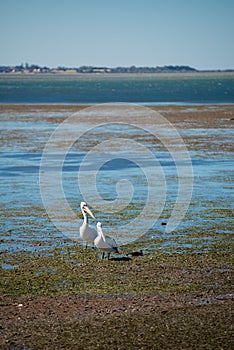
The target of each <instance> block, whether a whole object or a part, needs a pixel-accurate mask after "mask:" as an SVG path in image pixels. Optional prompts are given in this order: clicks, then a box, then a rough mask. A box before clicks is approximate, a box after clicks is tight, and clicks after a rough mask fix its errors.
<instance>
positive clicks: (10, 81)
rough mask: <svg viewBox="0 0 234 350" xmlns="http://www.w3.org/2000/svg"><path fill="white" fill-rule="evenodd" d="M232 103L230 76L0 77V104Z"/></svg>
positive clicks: (233, 93)
mask: <svg viewBox="0 0 234 350" xmlns="http://www.w3.org/2000/svg"><path fill="white" fill-rule="evenodd" d="M104 102H133V103H145V104H147V103H151V104H157V103H182V104H186V103H234V74H233V73H225V74H224V73H219V74H218V73H212V74H211V73H210V74H207V73H203V74H177V75H174V74H171V75H170V74H151V75H145V74H142V75H141V74H138V75H129V74H126V75H121V76H120V75H116V76H113V75H110V76H109V75H70V76H69V75H66V76H61V75H50V74H48V75H0V103H26V104H28V103H65V104H66V103H68V104H79V103H81V104H90V103H104Z"/></svg>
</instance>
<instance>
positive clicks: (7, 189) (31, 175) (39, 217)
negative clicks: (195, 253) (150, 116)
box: [0, 110, 234, 251]
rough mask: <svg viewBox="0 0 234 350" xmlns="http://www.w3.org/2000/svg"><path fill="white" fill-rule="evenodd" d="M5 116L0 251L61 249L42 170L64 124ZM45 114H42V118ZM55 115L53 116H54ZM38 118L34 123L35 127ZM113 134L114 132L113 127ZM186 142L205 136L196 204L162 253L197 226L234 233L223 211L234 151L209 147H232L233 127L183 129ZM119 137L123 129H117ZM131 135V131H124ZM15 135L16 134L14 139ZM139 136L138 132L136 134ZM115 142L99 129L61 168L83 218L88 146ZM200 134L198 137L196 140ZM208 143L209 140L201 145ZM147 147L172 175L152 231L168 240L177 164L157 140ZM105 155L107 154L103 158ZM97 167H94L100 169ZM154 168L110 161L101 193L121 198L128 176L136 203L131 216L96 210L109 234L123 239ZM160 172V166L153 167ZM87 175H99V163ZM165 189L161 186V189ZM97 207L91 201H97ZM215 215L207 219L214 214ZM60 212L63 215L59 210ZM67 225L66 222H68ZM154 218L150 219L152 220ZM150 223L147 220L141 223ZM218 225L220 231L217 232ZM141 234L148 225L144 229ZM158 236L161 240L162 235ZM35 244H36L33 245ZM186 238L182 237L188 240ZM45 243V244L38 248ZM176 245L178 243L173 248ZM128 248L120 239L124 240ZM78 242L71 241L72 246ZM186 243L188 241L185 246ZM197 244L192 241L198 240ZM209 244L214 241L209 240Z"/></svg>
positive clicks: (195, 156) (229, 197)
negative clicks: (82, 175) (81, 177)
mask: <svg viewBox="0 0 234 350" xmlns="http://www.w3.org/2000/svg"><path fill="white" fill-rule="evenodd" d="M8 113H9V112H3V115H4V117H3V116H2V121H1V123H0V130H1V135H2V139H1V140H2V143H1V152H0V196H1V209H2V217H1V219H0V226H1V240H2V243H1V248H0V250H7V249H11V250H26V251H27V250H28V251H34V250H36V251H41V250H44V249H45V248H49V247H51V246H57V245H58V244H61V241H62V240H63V238H64V234H63V233H62V232H61V231H59V229H58V228H56V227H55V226H54V224H53V222H52V221H50V219H49V218H48V216H47V213H46V211H45V208H44V206H43V203H42V199H41V192H40V183H39V170H40V164H41V157H42V151H43V147H44V145H45V142H47V140H48V137H49V135H50V134H51V133H52V131H53V130H54V129H55V128H56V127H57V124H55V123H53V122H50V123H49V122H48V119H49V118H48V119H46V118H44V114H45V113H49V114H50V113H51V112H43V111H41V112H40V111H37V110H36V111H33V110H32V111H31V112H28V113H29V115H30V120H31V121H30V122H28V123H27V122H25V121H24V120H26V119H27V118H29V116H27V114H23V113H22V112H17V111H13V112H12V111H11V112H10V113H9V115H8ZM38 116H40V117H41V119H40V121H39V120H38ZM47 116H48V115H47ZM33 119H34V120H35V121H34V122H33ZM112 131H113V132H114V130H112ZM178 131H179V132H180V133H181V135H182V136H183V137H185V138H186V137H189V138H190V141H191V144H193V141H196V137H197V136H198V135H203V136H204V142H205V143H204V145H203V146H201V147H200V148H199V149H197V148H196V147H195V148H194V149H191V151H190V155H191V157H192V166H193V171H194V190H193V195H192V198H191V203H190V207H189V209H188V212H187V214H186V217H185V218H184V220H183V221H182V222H181V224H180V226H179V227H178V228H177V229H176V231H175V232H172V233H171V234H170V235H167V236H166V237H167V240H166V241H167V246H165V247H162V246H160V247H158V248H157V249H165V250H166V249H167V248H168V245H169V246H171V245H172V242H173V240H174V237H173V236H175V235H176V234H178V235H181V232H184V230H185V231H186V235H188V237H189V233H190V232H191V231H192V230H193V229H194V228H198V229H199V230H200V231H203V230H204V228H205V230H207V232H210V231H212V232H213V230H214V232H220V230H221V229H222V230H223V232H225V233H227V234H229V233H230V227H231V223H230V222H231V220H232V219H231V218H230V217H225V212H223V213H222V212H220V213H219V212H216V209H218V210H219V209H228V208H230V209H231V208H232V209H233V154H232V152H229V151H228V148H226V151H225V152H224V151H223V149H225V147H224V148H223V149H220V151H219V149H218V148H217V150H216V151H215V152H213V153H212V154H211V153H210V147H207V146H206V143H207V142H208V141H209V142H213V141H212V140H217V141H218V142H219V143H220V144H223V145H228V144H231V143H232V142H233V137H234V134H233V129H231V128H217V129H212V128H207V129H199V128H182V129H179V130H178ZM116 132H120V130H119V129H118V130H116ZM125 132H126V130H125ZM12 135H13V137H11V136H12ZM130 135H131V137H132V131H131V134H130ZM109 137H110V133H109V130H106V129H105V130H104V129H103V130H102V132H100V128H99V129H97V131H96V133H95V132H93V133H90V134H88V135H86V136H84V137H83V138H82V139H81V141H80V143H79V145H77V144H74V145H73V147H71V149H70V150H69V152H68V154H67V156H66V158H65V162H64V164H63V168H62V173H63V176H62V181H63V190H64V194H65V197H66V199H67V201H68V203H69V205H70V207H71V208H72V209H73V211H74V212H75V213H77V215H79V213H80V210H79V204H80V201H81V200H82V195H81V193H80V190H79V186H78V183H77V177H78V172H79V167H80V164H81V162H82V160H83V158H84V156H85V154H86V151H85V147H87V141H88V143H90V145H92V144H93V143H94V142H96V141H98V142H101V141H103V140H104V139H108V138H109ZM144 137H145V135H144V133H142V134H138V140H140V139H143V138H144ZM193 137H194V140H193ZM201 142H202V140H201ZM147 146H148V147H149V148H150V149H152V150H154V151H155V152H156V155H157V159H158V160H159V162H160V164H161V166H162V168H163V172H164V173H165V177H166V185H167V193H166V202H165V206H164V209H163V211H162V214H161V216H160V218H159V219H158V221H157V222H156V223H155V225H154V227H153V228H152V230H151V234H152V236H153V237H156V238H157V237H165V236H163V235H164V234H165V227H164V226H162V225H161V223H162V222H163V221H166V222H167V221H168V218H169V217H170V213H171V209H172V207H173V205H174V203H175V200H176V197H177V191H178V186H177V179H176V175H177V173H176V168H175V164H174V162H173V160H172V158H171V157H170V154H169V153H168V152H166V151H165V150H164V149H157V148H155V147H154V146H155V145H154V143H152V144H150V139H148V140H147ZM97 157H101V155H97ZM93 165H94V164H93ZM150 167H151V164H150V162H147V161H145V163H144V166H143V168H142V169H140V168H139V167H138V166H137V165H136V164H134V163H133V162H132V161H128V160H126V159H123V158H118V157H115V159H114V160H112V161H109V162H106V163H105V164H103V166H102V167H101V168H100V170H99V172H98V174H97V189H98V192H99V193H100V196H101V197H102V198H103V199H105V200H107V201H108V200H114V199H115V198H116V183H117V182H118V181H120V180H121V179H128V180H129V181H130V182H131V183H132V185H133V188H134V192H133V197H132V200H131V206H129V207H127V208H126V211H125V212H124V211H123V212H120V213H118V212H117V213H115V214H109V213H106V212H103V211H95V215H96V217H97V219H98V220H100V221H102V223H103V226H104V227H105V230H106V232H109V233H110V234H112V235H116V233H117V232H118V227H119V223H120V222H122V223H123V224H126V223H128V222H129V220H131V218H132V216H134V217H135V216H137V215H138V214H139V212H140V211H141V210H142V208H143V207H144V203H145V202H146V198H147V190H148V187H147V181H146V178H145V176H144V173H143V171H142V170H144V171H145V170H147V169H149V168H150ZM153 171H154V172H156V174H157V169H155V168H154V169H153ZM85 172H87V174H88V173H90V172H91V173H92V172H94V169H93V167H92V166H90V167H88V168H87V169H86V170H85ZM158 187H159V188H158V190H159V191H160V184H159V186H158ZM90 204H91V205H92V203H90ZM212 210H213V214H212V215H211V214H208V213H210V212H212ZM58 215H61V212H59V213H58ZM62 220H63V218H62ZM145 220H147V218H146V219H145ZM64 224H65V227H67V228H71V226H72V222H71V221H70V220H69V218H66V217H65V216H64ZM142 225H143V226H144V220H143V221H142ZM214 227H215V229H214ZM73 229H74V234H75V235H77V237H78V236H79V233H78V232H79V227H77V226H74V228H73ZM139 230H141V227H139ZM157 235H158V236H157ZM65 238H66V236H65ZM214 239H215V238H214ZM34 241H35V244H34V243H33V242H34ZM182 241H183V239H182V235H181V242H182ZM210 241H212V238H211V237H210V238H207V237H206V236H204V242H205V243H204V244H205V246H206V247H207V245H208V243H209V242H210ZM38 242H40V244H38ZM170 242H171V243H170ZM119 243H121V239H120V241H119ZM68 244H71V243H68ZM181 244H182V243H181ZM191 244H192V243H191ZM209 244H210V243H209Z"/></svg>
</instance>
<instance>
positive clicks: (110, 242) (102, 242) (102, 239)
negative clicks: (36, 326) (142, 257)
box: [94, 222, 119, 260]
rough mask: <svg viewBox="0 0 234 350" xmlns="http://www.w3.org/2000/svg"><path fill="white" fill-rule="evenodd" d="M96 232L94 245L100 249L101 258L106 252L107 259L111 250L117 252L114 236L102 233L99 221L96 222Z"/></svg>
mask: <svg viewBox="0 0 234 350" xmlns="http://www.w3.org/2000/svg"><path fill="white" fill-rule="evenodd" d="M97 233H98V236H97V237H96V238H95V240H94V245H95V246H96V247H97V248H98V249H100V250H102V259H104V257H105V252H107V258H108V260H109V257H110V253H111V252H115V253H119V252H118V247H117V244H116V242H115V240H114V238H111V237H109V236H106V235H104V233H103V231H102V224H101V223H100V222H98V223H97Z"/></svg>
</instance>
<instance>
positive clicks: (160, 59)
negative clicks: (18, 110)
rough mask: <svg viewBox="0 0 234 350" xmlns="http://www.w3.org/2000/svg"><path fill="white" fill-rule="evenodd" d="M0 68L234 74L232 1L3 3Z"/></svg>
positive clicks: (0, 6) (45, 0)
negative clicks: (183, 68)
mask: <svg viewBox="0 0 234 350" xmlns="http://www.w3.org/2000/svg"><path fill="white" fill-rule="evenodd" d="M0 9H1V10H0V33H1V35H0V47H1V53H0V65H15V64H21V63H25V62H28V63H29V64H32V63H34V64H39V65H46V66H49V67H57V66H68V67H73V66H75V67H78V66H81V65H94V66H109V67H115V66H130V65H136V66H163V65H190V66H192V67H195V68H199V69H209V68H210V69H226V68H234V39H233V38H234V20H233V18H234V1H233V0H213V1H212V0H196V1H195V0H193V1H190V0H139V1H138V0H135V1H134V0H113V1H112V0H66V1H63V0H60V1H54V0H38V1H35V0H0Z"/></svg>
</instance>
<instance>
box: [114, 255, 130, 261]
mask: <svg viewBox="0 0 234 350" xmlns="http://www.w3.org/2000/svg"><path fill="white" fill-rule="evenodd" d="M109 260H110V261H130V260H132V259H131V258H130V257H129V256H119V257H114V258H110V259H109Z"/></svg>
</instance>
